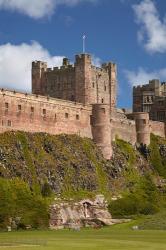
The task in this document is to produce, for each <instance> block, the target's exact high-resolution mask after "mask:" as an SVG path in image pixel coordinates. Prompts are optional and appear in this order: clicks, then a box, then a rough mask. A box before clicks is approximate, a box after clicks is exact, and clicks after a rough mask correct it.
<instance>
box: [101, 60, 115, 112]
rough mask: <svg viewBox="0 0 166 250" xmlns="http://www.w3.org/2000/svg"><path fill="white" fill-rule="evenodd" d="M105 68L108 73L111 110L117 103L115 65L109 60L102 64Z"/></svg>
mask: <svg viewBox="0 0 166 250" xmlns="http://www.w3.org/2000/svg"><path fill="white" fill-rule="evenodd" d="M102 67H103V68H105V69H107V71H108V75H109V90H110V108H111V110H113V109H114V108H116V105H117V65H116V64H115V63H112V62H109V63H106V64H103V65H102Z"/></svg>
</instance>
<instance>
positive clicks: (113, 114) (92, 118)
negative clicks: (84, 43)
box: [0, 54, 165, 159]
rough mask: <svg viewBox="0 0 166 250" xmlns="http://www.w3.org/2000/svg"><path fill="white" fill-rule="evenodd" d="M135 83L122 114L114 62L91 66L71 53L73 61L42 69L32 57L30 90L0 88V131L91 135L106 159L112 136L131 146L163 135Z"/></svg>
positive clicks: (160, 124)
mask: <svg viewBox="0 0 166 250" xmlns="http://www.w3.org/2000/svg"><path fill="white" fill-rule="evenodd" d="M157 84H158V83H157V82H156V80H155V82H154V83H153V82H152V86H158V85H157ZM137 88H138V90H137V89H136V88H135V89H134V111H135V112H134V113H133V114H129V115H126V114H125V113H124V111H123V110H121V109H118V108H117V107H116V97H117V93H116V91H117V67H116V64H115V63H112V62H109V63H105V64H103V65H102V66H101V67H100V68H99V67H95V66H93V65H92V60H91V56H90V55H88V54H80V55H76V57H75V63H74V65H71V64H70V62H69V60H68V59H67V58H64V59H63V65H62V66H61V67H60V68H57V67H55V68H53V69H50V68H47V63H45V62H40V61H35V62H32V93H33V94H26V93H17V92H15V91H9V90H4V89H1V90H0V132H1V133H2V132H5V131H9V130H22V131H29V132H46V133H50V134H60V133H66V134H78V135H80V136H82V137H88V138H92V139H93V140H94V142H95V143H96V144H97V145H98V146H99V148H100V149H101V151H102V153H103V156H104V157H105V158H106V159H110V158H111V155H112V146H111V142H112V141H113V140H115V138H116V137H118V138H120V139H123V140H125V141H128V142H130V143H131V144H133V145H134V144H135V143H136V142H138V143H143V144H149V143H150V133H151V132H153V133H154V134H157V135H160V136H162V137H165V123H164V122H158V121H152V120H149V114H148V113H147V112H145V110H144V109H143V110H142V106H141V105H142V104H141V101H140V100H141V99H140V98H139V96H142V92H141V90H140V88H139V87H137ZM162 89H165V84H163V85H162ZM155 90H156V91H158V88H157V87H155ZM163 91H164V90H163ZM160 92H162V91H160ZM143 96H144V94H143ZM141 98H142V97H141ZM152 99H153V98H152ZM152 99H151V100H152ZM148 100H150V99H148ZM148 105H149V104H148ZM146 111H148V110H146ZM150 118H151V117H150Z"/></svg>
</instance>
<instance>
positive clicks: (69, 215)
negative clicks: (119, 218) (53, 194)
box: [50, 195, 113, 229]
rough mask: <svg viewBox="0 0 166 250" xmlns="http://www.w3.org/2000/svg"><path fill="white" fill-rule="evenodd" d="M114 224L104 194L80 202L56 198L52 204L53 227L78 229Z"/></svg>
mask: <svg viewBox="0 0 166 250" xmlns="http://www.w3.org/2000/svg"><path fill="white" fill-rule="evenodd" d="M112 224H113V222H112V217H111V214H110V213H109V212H108V209H107V202H106V200H105V198H104V196H103V195H97V196H96V199H95V200H90V199H84V200H81V201H79V202H73V201H59V200H56V201H55V203H54V204H53V205H51V206H50V228H51V229H61V228H75V229H76V228H80V227H83V226H93V227H95V226H101V225H112Z"/></svg>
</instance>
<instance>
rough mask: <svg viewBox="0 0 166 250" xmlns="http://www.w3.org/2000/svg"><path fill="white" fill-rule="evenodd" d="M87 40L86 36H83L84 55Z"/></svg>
mask: <svg viewBox="0 0 166 250" xmlns="http://www.w3.org/2000/svg"><path fill="white" fill-rule="evenodd" d="M85 38H86V35H83V36H82V39H83V53H85Z"/></svg>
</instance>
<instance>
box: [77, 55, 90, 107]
mask: <svg viewBox="0 0 166 250" xmlns="http://www.w3.org/2000/svg"><path fill="white" fill-rule="evenodd" d="M91 67H92V63H91V56H90V55H88V54H80V55H76V58H75V82H76V86H75V99H76V101H77V102H80V103H84V104H90V103H91V98H90V96H91V93H90V88H91Z"/></svg>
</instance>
